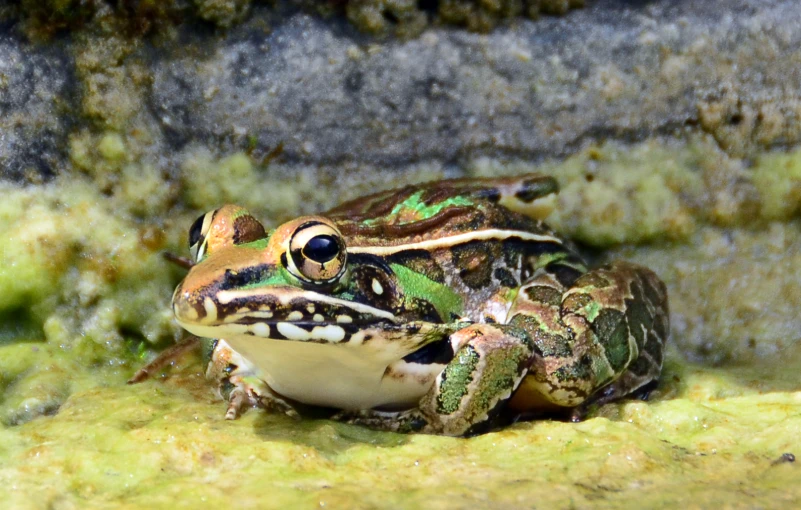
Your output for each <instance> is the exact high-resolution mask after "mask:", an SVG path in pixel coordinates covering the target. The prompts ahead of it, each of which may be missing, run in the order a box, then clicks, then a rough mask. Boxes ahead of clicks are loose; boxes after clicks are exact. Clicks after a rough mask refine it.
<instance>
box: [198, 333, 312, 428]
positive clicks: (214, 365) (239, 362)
mask: <svg viewBox="0 0 801 510" xmlns="http://www.w3.org/2000/svg"><path fill="white" fill-rule="evenodd" d="M202 341H203V349H204V358H207V359H208V360H209V362H208V365H207V367H206V378H207V379H211V380H214V381H216V382H217V383H218V390H219V393H220V396H221V397H222V398H223V399H224V400H226V401H227V402H228V407H227V409H226V412H225V419H226V420H235V419H236V418H238V417H239V415H240V414H241V413H242V411H243V410H244V409H246V408H247V407H261V408H264V409H267V410H272V411H278V412H282V413H284V414H286V415H288V416H292V417H294V418H297V417H299V415H298V413H297V411H295V409H294V408H293V407H292V406H291V405H290V404H289V403H288V402H287V401H286V400H284V399H283V398H281V396H280V395H278V394H276V393H275V392H274V391H272V390H271V389H270V387H269V386H267V383H265V382H264V381H263V380H262V379H261V377H260V376H259V373H258V370H257V369H256V368H255V367H254V366H253V365H251V364H250V363H249V362H248V361H247V360H246V359H245V358H243V357H242V356H241V355H240V354H239V353H238V352H236V351H235V350H233V349H232V348H231V347H230V346H229V345H228V343H227V342H226V341H225V340H222V339H219V340H212V339H208V338H204V339H202Z"/></svg>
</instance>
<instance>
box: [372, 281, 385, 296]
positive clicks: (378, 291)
mask: <svg viewBox="0 0 801 510" xmlns="http://www.w3.org/2000/svg"><path fill="white" fill-rule="evenodd" d="M373 292H375V293H376V294H378V295H379V296H380V295H381V294H383V293H384V287H382V286H381V282H379V281H378V280H377V279H375V278H373Z"/></svg>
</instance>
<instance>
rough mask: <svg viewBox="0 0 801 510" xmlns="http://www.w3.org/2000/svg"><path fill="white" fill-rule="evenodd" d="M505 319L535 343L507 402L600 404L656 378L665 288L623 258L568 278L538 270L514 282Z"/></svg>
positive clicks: (665, 314) (665, 326) (521, 407)
mask: <svg viewBox="0 0 801 510" xmlns="http://www.w3.org/2000/svg"><path fill="white" fill-rule="evenodd" d="M571 279H572V280H573V281H572V282H571V281H570V280H571ZM509 322H510V324H512V325H515V326H517V327H519V328H521V329H524V330H525V331H527V332H528V333H529V335H530V336H531V337H532V339H533V341H534V344H535V346H536V348H535V351H536V352H535V356H534V362H533V363H532V365H531V370H530V372H529V377H527V378H526V381H525V383H524V384H523V385H522V387H521V389H520V391H519V392H518V394H517V395H515V399H514V400H513V401H512V403H511V405H512V407H515V408H517V409H519V410H532V409H531V406H530V405H527V403H526V400H529V402H532V401H539V402H542V401H543V399H544V400H545V401H546V402H550V404H551V405H553V406H559V407H576V406H579V405H583V406H586V405H587V404H589V403H593V402H594V403H603V402H608V401H611V400H614V399H617V398H620V397H622V396H625V395H627V394H629V393H631V392H633V391H635V390H636V389H638V388H640V387H642V386H644V385H645V384H647V383H649V382H651V381H653V380H656V379H657V378H658V377H659V373H660V371H661V369H662V358H663V350H664V344H665V341H666V340H667V336H668V332H669V326H668V302H667V290H666V288H665V285H664V283H662V281H661V280H660V279H659V278H658V277H657V276H656V274H654V273H653V272H652V271H650V270H649V269H647V268H645V267H641V266H638V265H636V264H631V263H627V262H615V263H612V264H609V265H607V266H604V267H600V268H598V269H594V270H592V271H589V272H587V273H584V274H583V275H580V276H579V274H578V273H575V275H574V276H573V277H572V278H571V275H570V270H569V268H568V269H566V270H563V271H559V268H558V267H557V268H549V267H546V268H544V269H541V270H539V272H538V273H537V274H535V276H534V278H533V279H532V280H531V281H530V282H528V283H527V284H526V285H524V286H523V287H521V289H520V292H519V293H518V296H517V298H516V300H515V302H514V304H513V306H512V309H511V310H510V321H509Z"/></svg>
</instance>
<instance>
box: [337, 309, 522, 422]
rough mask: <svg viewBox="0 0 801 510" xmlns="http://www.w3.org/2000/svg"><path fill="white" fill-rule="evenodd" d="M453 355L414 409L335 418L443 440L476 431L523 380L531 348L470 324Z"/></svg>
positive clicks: (503, 331) (494, 327) (508, 331)
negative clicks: (441, 437)
mask: <svg viewBox="0 0 801 510" xmlns="http://www.w3.org/2000/svg"><path fill="white" fill-rule="evenodd" d="M450 341H451V345H452V346H453V350H454V351H455V353H456V354H455V356H454V357H453V359H452V360H451V362H450V363H448V365H447V366H446V367H445V369H444V370H443V371H442V372H441V373H440V374H439V376H438V377H437V379H436V382H435V383H434V385H433V386H432V388H431V389H430V390H429V391H428V392H427V393H426V395H425V396H423V398H422V399H421V400H420V404H419V406H418V407H417V408H415V409H410V410H407V411H401V412H382V411H376V410H365V411H357V412H343V413H340V414H339V415H337V416H335V417H334V418H335V419H339V420H343V421H347V422H349V423H357V424H360V425H365V426H368V427H370V428H374V429H380V430H392V431H397V432H422V433H426V434H444V435H448V436H461V435H466V434H467V435H469V434H471V433H475V432H479V431H480V430H481V429H482V428H484V427H486V426H488V425H489V424H491V422H492V418H493V417H494V416H495V415H496V414H497V412H498V411H499V410H500V409H501V408H502V407H503V404H504V403H505V402H506V401H507V400H508V399H509V397H511V395H512V394H513V393H514V391H515V389H516V388H517V386H518V385H519V384H520V381H521V380H522V379H523V378H524V377H525V375H526V372H527V371H528V367H529V364H530V363H531V360H532V352H533V349H534V344H533V343H532V340H531V338H529V336H528V335H527V334H526V333H525V332H524V331H521V330H519V329H516V328H514V327H510V326H508V325H504V324H473V325H471V326H468V327H466V328H464V329H461V330H459V331H457V332H455V333H454V334H453V335H451V337H450Z"/></svg>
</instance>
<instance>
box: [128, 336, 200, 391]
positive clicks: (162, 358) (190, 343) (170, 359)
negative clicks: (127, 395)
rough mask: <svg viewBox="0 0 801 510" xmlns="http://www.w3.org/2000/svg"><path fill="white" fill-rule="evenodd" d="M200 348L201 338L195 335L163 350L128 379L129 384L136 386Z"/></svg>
mask: <svg viewBox="0 0 801 510" xmlns="http://www.w3.org/2000/svg"><path fill="white" fill-rule="evenodd" d="M199 348H200V338H198V337H196V336H194V335H190V336H188V337H187V338H185V339H184V340H181V341H180V342H178V343H177V344H175V345H173V346H172V347H169V348H167V349H165V350H163V351H162V352H161V353H159V355H158V356H156V358H155V359H154V360H153V361H151V362H150V363H148V364H146V365H145V366H143V367H142V368H140V369H139V370H137V371H136V372H134V375H133V376H131V378H130V379H128V384H136V383H140V382H142V381H144V380H146V379H148V378H149V377H150V376H151V375H153V374H156V373H158V372H161V371H162V370H164V369H165V368H167V366H168V365H174V364H175V363H177V362H178V361H179V360H180V359H181V358H183V357H184V356H186V355H187V354H189V353H190V352H192V351H194V350H196V349H199Z"/></svg>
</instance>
